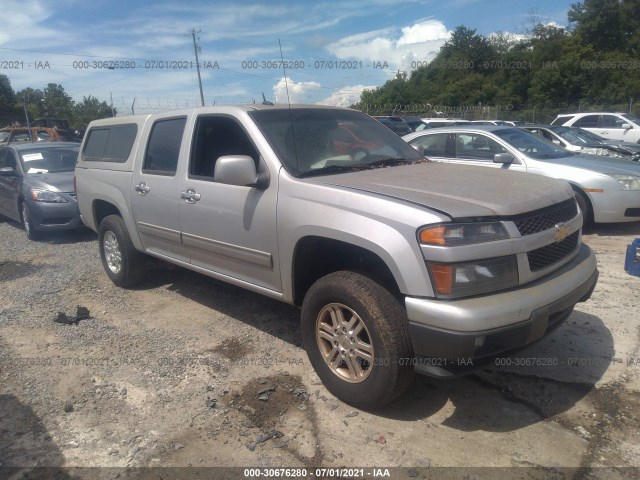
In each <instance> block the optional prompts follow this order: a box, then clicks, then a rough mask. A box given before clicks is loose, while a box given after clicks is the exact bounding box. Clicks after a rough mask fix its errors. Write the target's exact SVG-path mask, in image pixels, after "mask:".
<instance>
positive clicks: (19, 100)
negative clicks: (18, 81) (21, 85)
mask: <svg viewBox="0 0 640 480" xmlns="http://www.w3.org/2000/svg"><path fill="white" fill-rule="evenodd" d="M16 105H17V107H18V108H19V109H20V110H21V111H24V108H25V107H26V110H27V112H28V115H29V121H32V120H34V119H36V118H39V117H44V116H45V115H44V93H42V90H34V89H33V88H31V87H27V88H25V89H22V90H20V91H19V92H16ZM22 122H26V119H24V118H23V119H22Z"/></svg>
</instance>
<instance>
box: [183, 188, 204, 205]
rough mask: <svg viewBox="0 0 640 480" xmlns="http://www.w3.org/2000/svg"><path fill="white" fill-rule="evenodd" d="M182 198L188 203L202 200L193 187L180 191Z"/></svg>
mask: <svg viewBox="0 0 640 480" xmlns="http://www.w3.org/2000/svg"><path fill="white" fill-rule="evenodd" d="M180 198H181V199H183V200H184V201H186V202H187V203H191V204H194V203H196V202H197V201H198V200H200V194H199V193H197V192H196V191H195V190H194V189H193V188H190V189H188V190H187V191H186V192H180Z"/></svg>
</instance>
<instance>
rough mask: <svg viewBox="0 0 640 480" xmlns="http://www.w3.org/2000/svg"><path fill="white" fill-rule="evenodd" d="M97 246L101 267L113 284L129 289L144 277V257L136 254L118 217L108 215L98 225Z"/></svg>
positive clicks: (122, 222)
mask: <svg viewBox="0 0 640 480" xmlns="http://www.w3.org/2000/svg"><path fill="white" fill-rule="evenodd" d="M98 244H99V247H100V258H101V260H102V266H103V267H104V270H105V271H106V272H107V275H108V276H109V278H110V279H111V281H112V282H113V283H115V284H116V285H118V286H119V287H131V286H133V285H135V284H136V283H138V282H140V280H141V279H142V277H143V276H144V271H145V268H144V265H145V261H144V260H145V259H144V255H143V254H141V253H140V252H138V251H137V250H136V249H135V247H134V246H133V242H131V237H130V236H129V232H128V231H127V227H126V226H125V224H124V220H122V217H120V216H119V215H109V216H108V217H105V218H104V220H102V222H101V223H100V229H99V231H98Z"/></svg>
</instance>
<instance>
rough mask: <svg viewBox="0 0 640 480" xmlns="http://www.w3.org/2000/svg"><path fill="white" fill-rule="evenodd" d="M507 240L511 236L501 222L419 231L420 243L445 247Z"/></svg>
mask: <svg viewBox="0 0 640 480" xmlns="http://www.w3.org/2000/svg"><path fill="white" fill-rule="evenodd" d="M506 238H509V235H508V234H507V232H506V230H505V229H504V227H503V226H502V224H501V223H499V222H478V223H451V224H444V225H435V226H431V227H425V228H422V229H420V230H418V240H419V241H420V243H422V244H424V245H442V246H443V247H454V246H458V245H469V244H471V243H483V242H493V241H495V240H504V239H506Z"/></svg>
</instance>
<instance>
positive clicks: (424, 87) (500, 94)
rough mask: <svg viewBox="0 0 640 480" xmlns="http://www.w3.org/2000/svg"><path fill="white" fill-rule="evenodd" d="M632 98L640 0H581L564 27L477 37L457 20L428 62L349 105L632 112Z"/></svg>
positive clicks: (637, 84) (639, 89)
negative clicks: (518, 33) (457, 23)
mask: <svg viewBox="0 0 640 480" xmlns="http://www.w3.org/2000/svg"><path fill="white" fill-rule="evenodd" d="M638 97H640V0H585V1H584V2H581V3H575V4H573V5H571V7H570V9H569V11H568V26H567V27H566V28H562V27H559V26H557V25H554V24H546V25H545V24H542V23H538V24H537V25H535V26H534V27H532V28H531V29H529V31H528V34H527V35H525V36H522V37H517V36H514V35H510V34H504V33H498V34H493V35H490V36H483V35H480V34H478V33H477V32H476V30H474V29H470V28H468V27H465V26H459V27H457V28H456V29H455V30H454V32H453V33H452V35H451V37H450V39H449V40H448V41H447V42H446V43H445V44H444V45H443V46H442V47H441V48H440V51H439V52H438V54H437V56H436V57H435V59H434V60H433V61H431V62H429V63H428V64H427V65H424V66H419V67H418V68H416V69H415V70H413V71H412V72H411V73H410V74H406V73H403V72H398V73H397V75H396V76H395V78H393V79H391V80H389V81H387V82H386V83H385V84H384V85H382V86H381V87H378V88H375V89H373V90H365V91H363V93H362V95H361V97H360V101H359V102H358V103H357V104H356V105H354V108H361V109H365V110H366V109H367V108H371V106H375V105H378V106H382V105H387V106H389V105H395V106H400V105H412V104H413V105H424V104H429V105H432V106H436V105H445V106H448V107H449V108H450V111H455V109H453V108H451V107H467V109H468V108H469V107H477V106H482V105H494V106H496V105H499V106H503V107H504V106H508V109H509V110H512V111H522V110H526V109H529V110H530V109H534V111H535V109H536V108H537V109H540V110H542V109H548V108H556V109H557V108H563V107H565V108H568V107H573V108H576V107H577V108H579V109H581V110H583V111H585V110H594V109H598V108H612V107H611V106H613V105H615V106H617V107H618V108H620V106H624V107H627V108H625V111H631V112H633V111H637V110H638V109H637V108H636V107H635V105H634V103H635V101H636V100H638ZM480 110H481V109H477V108H474V109H473V111H480ZM468 111H470V110H468ZM376 113H387V114H388V113H390V112H376ZM431 113H433V111H432V112H431Z"/></svg>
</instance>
